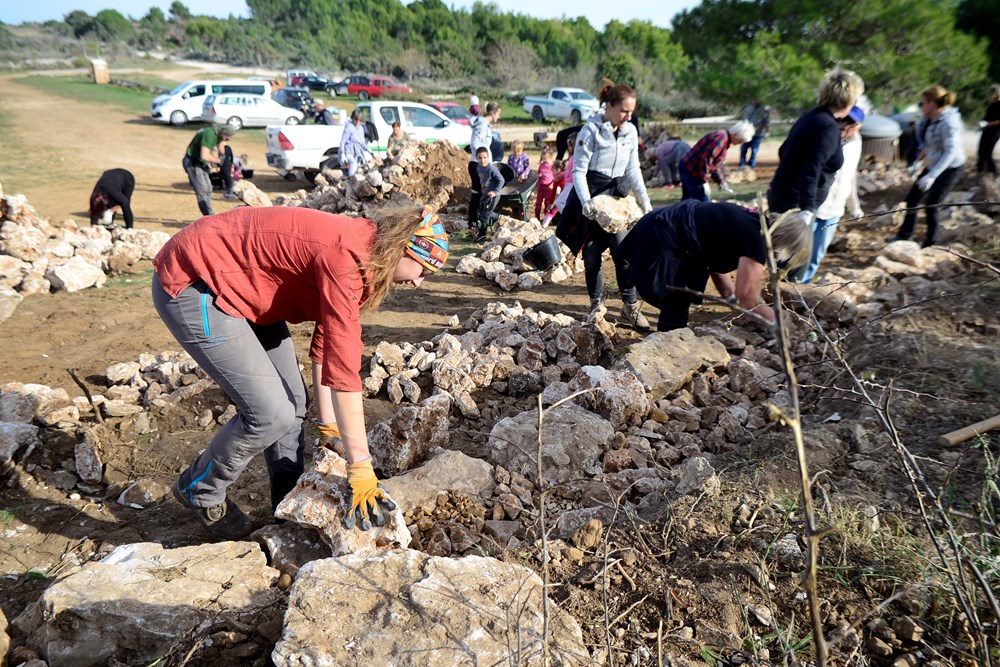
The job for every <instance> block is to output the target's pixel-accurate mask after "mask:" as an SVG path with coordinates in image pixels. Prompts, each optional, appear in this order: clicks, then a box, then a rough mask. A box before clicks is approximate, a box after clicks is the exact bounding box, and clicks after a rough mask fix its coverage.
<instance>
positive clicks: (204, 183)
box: [181, 125, 236, 215]
mask: <svg viewBox="0 0 1000 667" xmlns="http://www.w3.org/2000/svg"><path fill="white" fill-rule="evenodd" d="M235 133H236V130H234V129H233V128H232V127H230V126H229V125H223V126H222V127H219V128H215V127H206V128H202V129H200V130H198V132H197V133H195V135H194V138H193V139H191V143H189V144H188V147H187V151H185V153H184V159H183V160H182V161H181V164H182V165H184V171H186V172H187V176H188V181H190V182H191V187H193V188H194V195H195V197H196V198H197V199H198V209H199V210H200V211H201V214H202V215H212V180H211V178H209V172H210V171H211V170H212V168H213V167H214V168H221V167H222V153H223V151H224V150H225V146H226V144H227V143H228V142H229V140H230V139H232V138H233V135H234V134H235Z"/></svg>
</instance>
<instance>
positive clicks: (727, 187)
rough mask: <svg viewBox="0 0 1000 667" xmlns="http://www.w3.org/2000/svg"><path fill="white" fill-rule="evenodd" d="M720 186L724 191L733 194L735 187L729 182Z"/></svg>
mask: <svg viewBox="0 0 1000 667" xmlns="http://www.w3.org/2000/svg"><path fill="white" fill-rule="evenodd" d="M720 187H721V188H722V191H723V192H728V193H729V194H733V189H732V188H731V187H729V183H723V184H722V185H721V186H720Z"/></svg>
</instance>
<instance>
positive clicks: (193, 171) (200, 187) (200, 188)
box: [181, 155, 212, 215]
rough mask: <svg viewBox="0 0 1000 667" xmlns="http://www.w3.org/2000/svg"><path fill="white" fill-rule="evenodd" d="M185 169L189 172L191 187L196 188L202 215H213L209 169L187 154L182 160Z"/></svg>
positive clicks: (195, 193) (195, 191)
mask: <svg viewBox="0 0 1000 667" xmlns="http://www.w3.org/2000/svg"><path fill="white" fill-rule="evenodd" d="M181 164H182V165H184V171H186V172H187V175H188V180H189V181H190V182H191V187H192V188H194V196H195V197H196V198H197V199H198V210H199V211H201V214H202V215H212V179H211V178H210V177H209V175H208V169H206V168H205V167H203V166H201V165H200V164H195V162H194V161H193V160H192V159H191V158H189V157H188V156H187V155H185V156H184V159H183V160H181Z"/></svg>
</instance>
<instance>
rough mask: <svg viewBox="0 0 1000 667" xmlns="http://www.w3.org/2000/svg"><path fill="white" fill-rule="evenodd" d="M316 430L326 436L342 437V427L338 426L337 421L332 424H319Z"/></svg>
mask: <svg viewBox="0 0 1000 667" xmlns="http://www.w3.org/2000/svg"><path fill="white" fill-rule="evenodd" d="M316 430H317V431H319V434H320V435H321V436H323V437H324V438H339V437H340V428H339V427H338V426H337V423H336V422H334V423H332V424H317V426H316Z"/></svg>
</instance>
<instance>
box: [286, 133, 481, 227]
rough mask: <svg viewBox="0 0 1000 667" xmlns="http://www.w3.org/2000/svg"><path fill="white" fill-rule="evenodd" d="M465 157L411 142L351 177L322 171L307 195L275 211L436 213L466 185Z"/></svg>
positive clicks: (442, 145) (438, 145) (445, 147)
mask: <svg viewBox="0 0 1000 667" xmlns="http://www.w3.org/2000/svg"><path fill="white" fill-rule="evenodd" d="M468 164H469V155H468V153H466V152H465V151H463V150H462V149H460V148H458V147H457V146H454V145H452V144H450V143H447V142H435V143H431V144H425V143H421V142H410V143H408V144H406V146H405V147H404V148H403V149H402V150H401V151H399V153H397V154H396V155H393V156H388V157H386V158H384V159H383V158H381V157H374V158H372V159H371V160H370V161H369V162H367V163H366V164H364V165H362V166H361V167H360V168H359V169H358V170H357V172H356V173H355V174H354V176H350V177H349V176H347V175H346V174H344V173H342V172H341V171H340V170H331V169H324V170H323V172H322V173H320V174H319V175H318V176H317V177H316V187H315V188H314V189H313V190H312V192H307V191H306V190H299V191H297V192H295V193H294V194H291V195H289V196H286V197H277V198H276V199H275V202H274V203H275V204H276V205H278V206H305V207H307V208H315V209H319V210H322V211H327V212H330V213H347V214H361V213H364V212H366V211H368V210H369V209H371V208H378V207H381V206H386V205H399V206H402V205H406V204H411V203H415V204H421V205H426V206H429V207H431V208H432V209H434V210H435V211H438V210H440V209H442V208H444V206H445V205H446V204H447V203H448V201H449V199H450V198H451V197H452V195H453V194H454V192H455V187H456V184H458V183H462V184H464V183H466V182H467V181H468Z"/></svg>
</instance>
